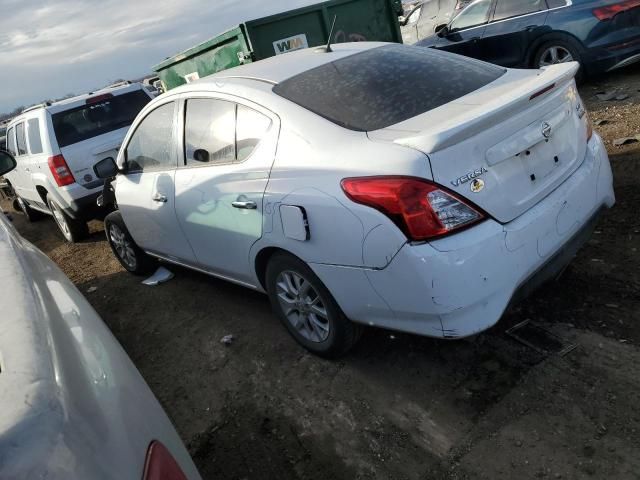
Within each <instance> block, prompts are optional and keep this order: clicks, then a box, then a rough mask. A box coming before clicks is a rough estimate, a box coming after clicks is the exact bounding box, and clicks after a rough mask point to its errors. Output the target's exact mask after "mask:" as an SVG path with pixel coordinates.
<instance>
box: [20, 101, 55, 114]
mask: <svg viewBox="0 0 640 480" xmlns="http://www.w3.org/2000/svg"><path fill="white" fill-rule="evenodd" d="M50 106H51V102H44V103H39V104H37V105H32V106H31V107H27V108H25V109H24V110H22V113H27V112H30V111H31V110H38V109H39V108H44V107H50Z"/></svg>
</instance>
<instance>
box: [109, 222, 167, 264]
mask: <svg viewBox="0 0 640 480" xmlns="http://www.w3.org/2000/svg"><path fill="white" fill-rule="evenodd" d="M104 231H105V234H106V235H107V242H109V246H110V247H111V251H112V252H113V254H114V255H115V256H116V258H117V259H118V261H119V262H120V265H122V266H123V267H124V269H125V270H127V271H128V272H130V273H133V274H134V275H146V274H148V273H151V272H152V271H153V270H154V269H155V268H156V266H157V262H156V260H155V259H153V258H152V257H150V256H149V255H147V254H146V253H144V252H143V251H142V249H141V248H140V247H138V245H136V242H135V241H134V240H133V238H132V237H131V234H130V233H129V230H128V229H127V226H126V225H125V224H124V220H123V219H122V214H121V213H120V212H119V211H117V210H116V211H115V212H111V213H110V214H109V215H107V216H106V217H105V219H104Z"/></svg>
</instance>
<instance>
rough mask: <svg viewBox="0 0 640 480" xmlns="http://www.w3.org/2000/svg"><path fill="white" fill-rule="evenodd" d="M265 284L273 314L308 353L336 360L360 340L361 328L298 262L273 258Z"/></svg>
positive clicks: (284, 257)
mask: <svg viewBox="0 0 640 480" xmlns="http://www.w3.org/2000/svg"><path fill="white" fill-rule="evenodd" d="M266 283H267V293H268V294H269V299H270V301H271V306H272V307H273V310H274V312H275V314H276V315H277V316H278V317H279V318H280V320H281V321H282V323H283V324H284V326H285V327H286V328H287V330H288V331H289V333H290V334H291V336H293V338H295V339H296V341H297V342H298V343H299V344H301V345H302V346H303V347H305V348H306V349H307V350H309V351H310V352H312V353H315V354H316V355H319V356H322V357H326V358H336V357H339V356H341V355H343V354H345V353H346V352H347V351H348V350H349V349H351V347H353V345H355V343H356V342H357V341H358V339H359V338H360V334H361V331H362V327H361V326H360V325H357V324H355V323H353V322H351V321H350V320H349V319H348V318H347V317H346V316H345V315H344V313H342V310H340V307H339V306H338V304H337V303H336V301H335V300H334V298H333V296H332V295H331V293H330V292H329V290H327V288H326V287H325V286H324V284H323V283H322V282H321V281H320V279H319V278H318V277H317V276H316V275H315V273H313V271H312V270H311V269H310V268H309V267H308V266H307V265H306V264H305V263H304V262H302V261H301V260H299V259H298V258H296V257H294V256H292V255H288V254H284V253H279V254H276V255H274V256H273V257H272V258H271V260H270V261H269V264H268V266H267V274H266Z"/></svg>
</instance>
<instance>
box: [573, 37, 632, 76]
mask: <svg viewBox="0 0 640 480" xmlns="http://www.w3.org/2000/svg"><path fill="white" fill-rule="evenodd" d="M583 60H584V64H585V67H586V69H587V71H588V72H589V73H590V74H598V73H604V72H609V71H611V70H615V69H617V68H622V67H626V66H628V65H631V64H633V63H636V62H640V38H635V39H633V40H630V41H628V42H623V43H620V44H617V45H613V46H609V47H606V48H605V47H599V48H594V49H590V50H587V52H586V53H585V55H584V59H583Z"/></svg>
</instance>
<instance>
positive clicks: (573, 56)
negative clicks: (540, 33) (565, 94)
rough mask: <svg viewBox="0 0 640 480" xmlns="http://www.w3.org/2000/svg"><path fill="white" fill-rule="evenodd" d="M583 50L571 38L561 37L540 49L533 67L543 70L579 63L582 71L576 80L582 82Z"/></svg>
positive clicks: (544, 44) (549, 41) (537, 51)
mask: <svg viewBox="0 0 640 480" xmlns="http://www.w3.org/2000/svg"><path fill="white" fill-rule="evenodd" d="M581 50H582V49H581V48H580V45H579V44H578V42H576V41H575V40H573V39H572V38H571V37H565V36H559V37H556V38H553V39H550V40H548V41H546V42H544V43H543V44H542V45H540V46H539V47H538V49H537V50H536V53H535V55H534V57H533V62H532V63H533V65H532V66H533V67H534V68H542V67H548V66H549V65H556V64H558V63H567V62H578V63H579V64H580V70H579V71H578V73H577V74H576V80H577V81H582V79H583V76H584V68H583V66H582V55H581Z"/></svg>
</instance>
